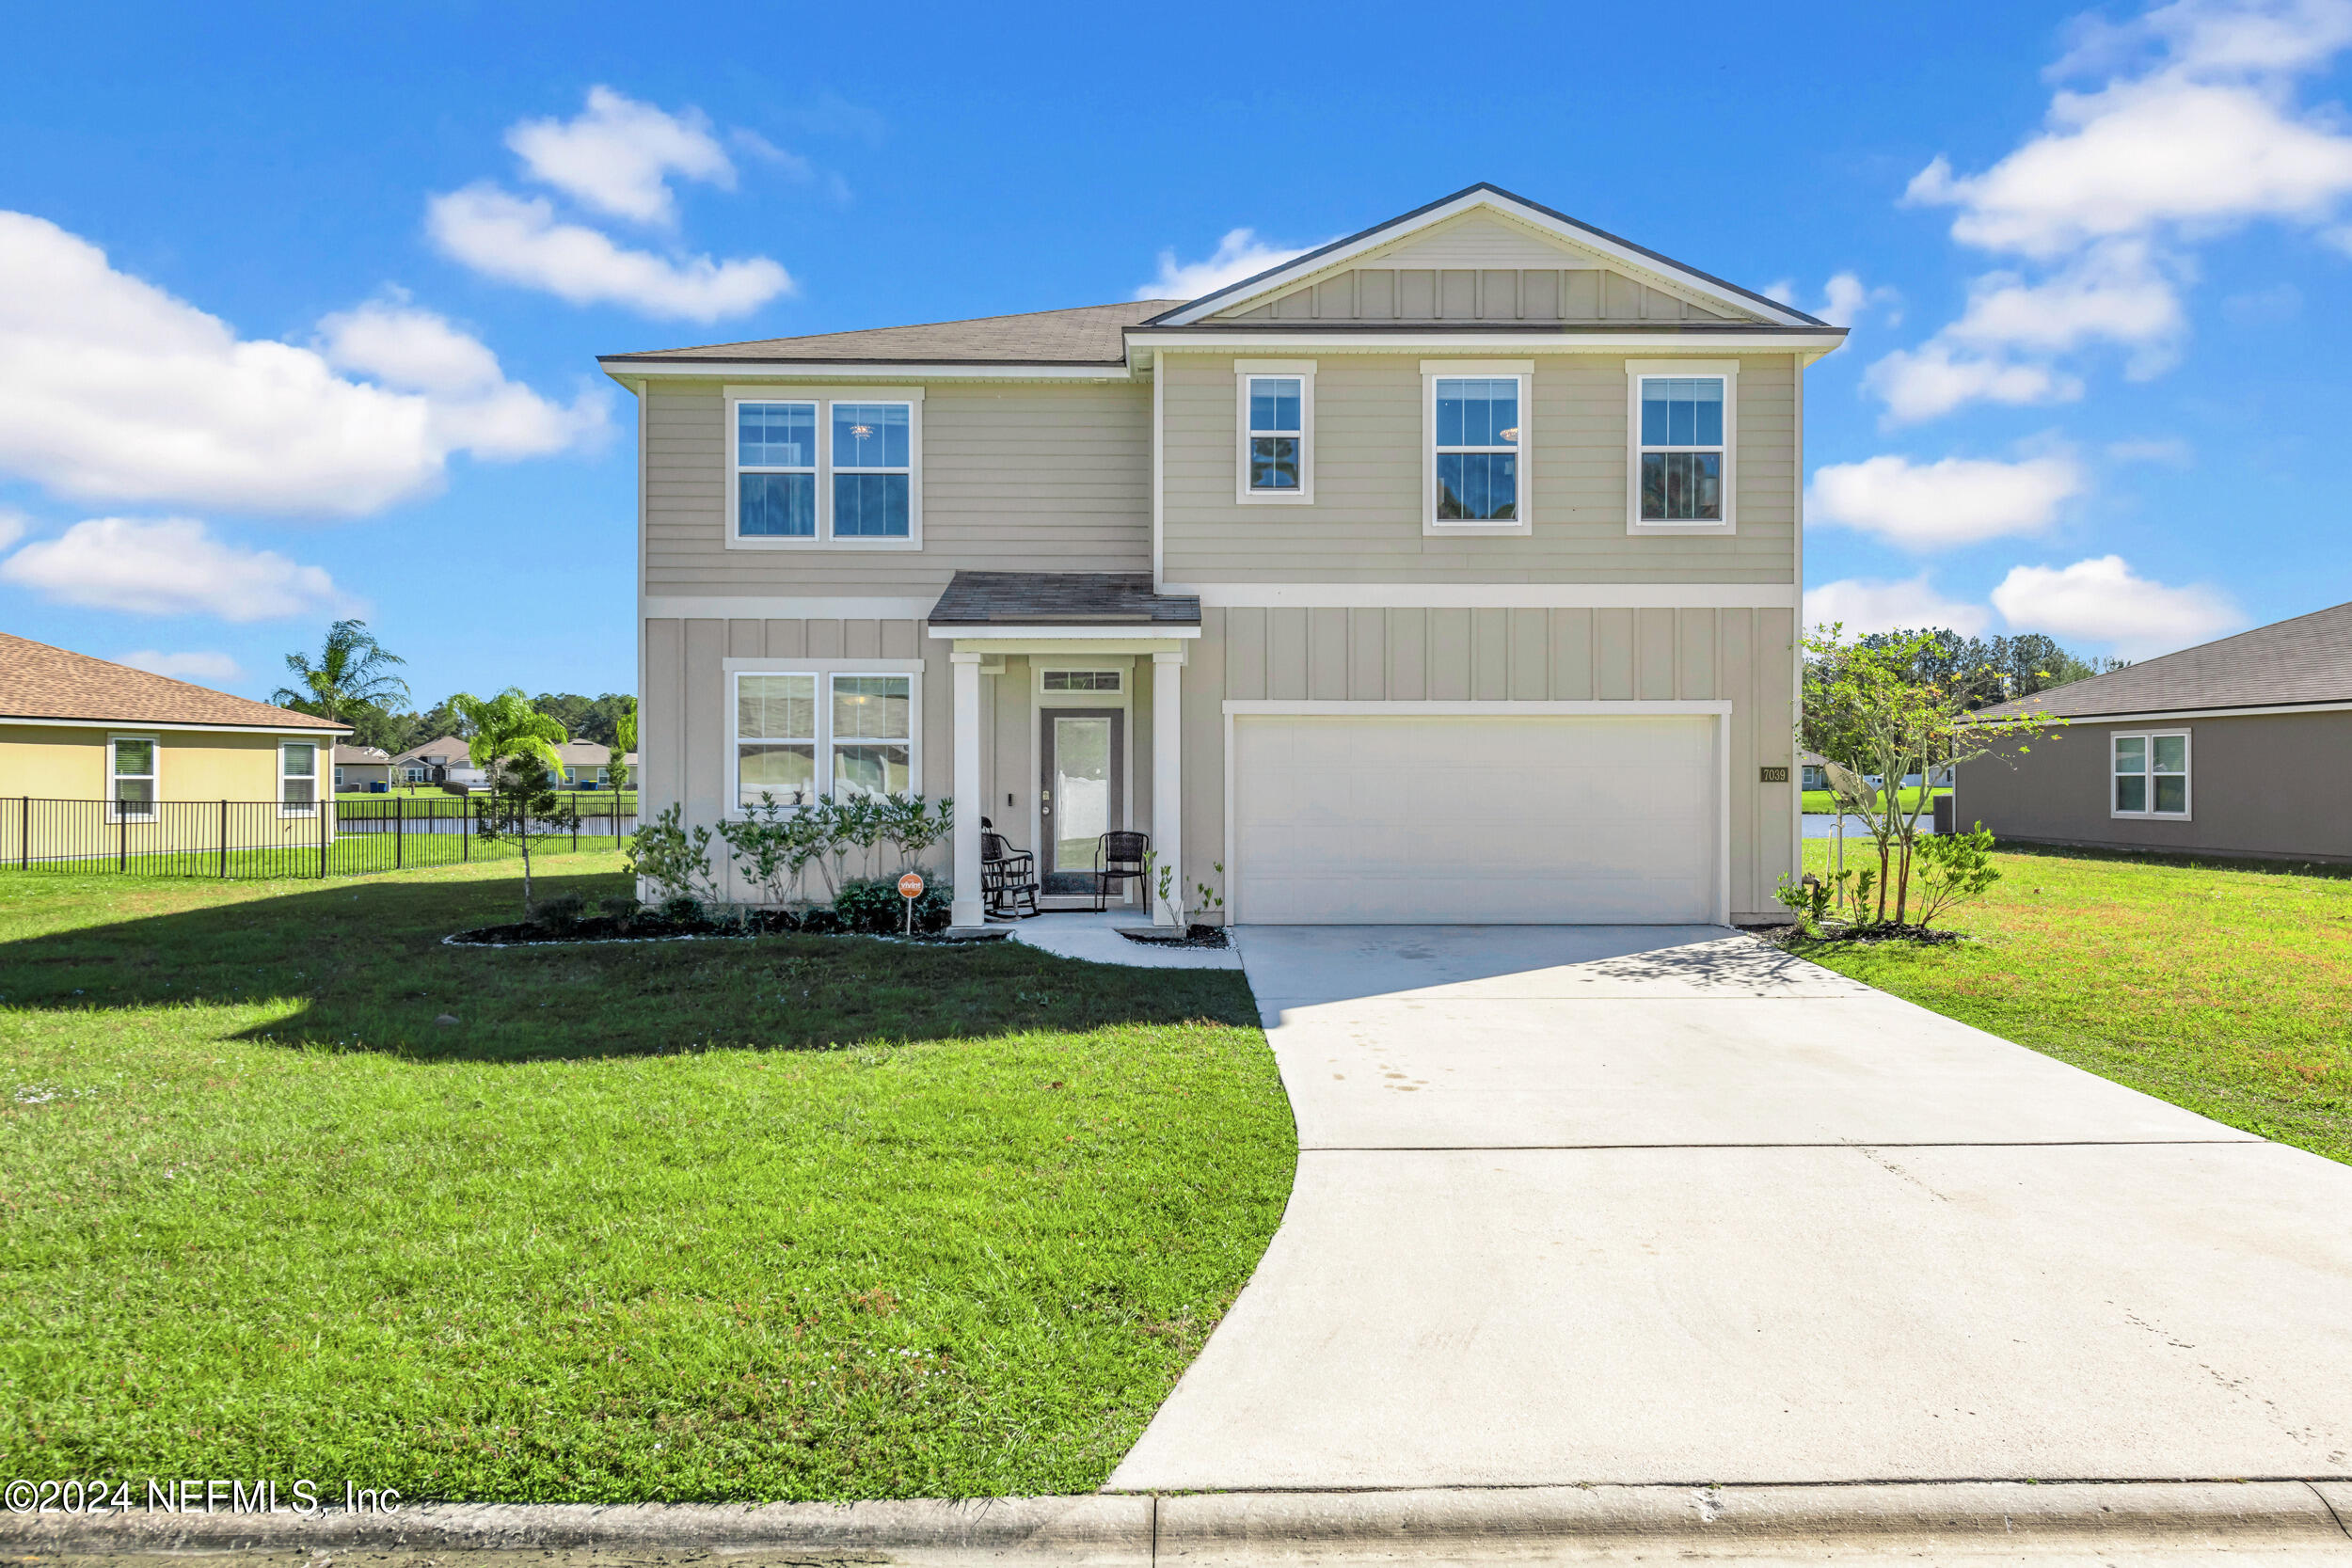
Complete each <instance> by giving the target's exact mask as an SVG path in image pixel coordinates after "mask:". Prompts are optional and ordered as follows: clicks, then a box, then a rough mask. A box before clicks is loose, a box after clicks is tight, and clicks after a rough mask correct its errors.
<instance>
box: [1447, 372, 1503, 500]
mask: <svg viewBox="0 0 2352 1568" xmlns="http://www.w3.org/2000/svg"><path fill="white" fill-rule="evenodd" d="M1519 396H1520V383H1519V378H1518V376H1515V375H1500V376H1439V377H1438V385H1437V421H1438V422H1437V432H1436V436H1437V484H1438V498H1437V513H1438V521H1439V522H1441V523H1446V522H1466V523H1508V522H1517V521H1518V517H1519Z"/></svg>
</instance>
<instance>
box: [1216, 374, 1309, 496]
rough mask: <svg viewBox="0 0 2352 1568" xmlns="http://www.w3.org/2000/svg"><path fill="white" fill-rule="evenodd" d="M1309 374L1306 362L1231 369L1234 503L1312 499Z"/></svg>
mask: <svg viewBox="0 0 2352 1568" xmlns="http://www.w3.org/2000/svg"><path fill="white" fill-rule="evenodd" d="M1314 372H1315V368H1314V365H1313V363H1312V362H1311V361H1302V362H1299V363H1295V364H1294V363H1288V362H1280V363H1278V362H1274V361H1268V360H1243V361H1242V362H1241V363H1240V364H1239V365H1237V366H1236V367H1235V372H1234V373H1235V377H1236V379H1237V380H1238V382H1239V384H1240V385H1239V388H1238V390H1239V392H1240V394H1241V396H1240V421H1239V422H1240V427H1241V461H1240V484H1239V486H1238V490H1239V495H1238V496H1237V498H1236V499H1239V500H1241V501H1244V502H1264V501H1274V502H1284V501H1288V502H1295V503H1302V504H1304V503H1311V502H1312V501H1313V500H1314V495H1315V469H1314V424H1315V407H1314V399H1315V376H1314Z"/></svg>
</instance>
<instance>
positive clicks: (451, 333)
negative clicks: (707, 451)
mask: <svg viewBox="0 0 2352 1568" xmlns="http://www.w3.org/2000/svg"><path fill="white" fill-rule="evenodd" d="M319 332H320V336H321V342H322V345H323V347H324V350H325V353H326V358H327V361H328V363H330V364H332V365H334V366H336V367H337V368H338V369H341V370H346V371H352V372H358V373H359V374H362V375H368V376H373V377H374V378H375V379H376V380H377V381H380V382H382V383H383V384H384V385H386V386H388V387H396V388H402V389H403V390H405V391H414V392H420V393H422V394H424V395H425V397H426V399H427V402H428V403H429V404H430V406H431V410H432V421H431V427H432V430H433V432H434V434H435V436H436V437H437V439H439V440H441V441H442V442H444V443H445V444H447V445H449V446H451V447H453V448H454V447H464V448H466V449H467V450H469V451H472V452H473V453H474V454H475V455H477V456H481V457H530V456H533V455H536V454H537V453H540V452H548V451H562V450H563V449H564V448H565V447H567V446H571V445H573V444H575V443H576V442H578V441H580V439H582V438H583V437H585V436H589V435H592V434H593V433H595V432H596V430H598V429H600V428H601V427H602V425H603V423H604V404H603V402H602V400H601V397H600V396H599V397H597V398H593V399H592V398H587V397H583V398H582V399H581V400H580V402H579V403H577V404H573V405H572V406H571V407H569V408H564V407H560V406H558V405H557V404H551V403H549V402H548V401H547V400H546V399H544V398H542V397H540V396H539V395H538V394H537V393H536V392H533V391H532V389H531V388H528V387H521V386H517V385H516V384H515V383H514V382H512V381H509V380H507V379H506V376H505V374H504V373H503V372H501V370H500V369H499V362H498V356H496V355H494V354H492V353H491V352H490V351H489V350H488V349H487V348H485V347H484V346H483V345H482V343H481V342H480V341H477V340H475V339H473V338H469V337H468V336H467V335H466V334H465V333H463V332H460V331H458V330H457V329H456V328H455V327H453V326H452V325H450V324H449V323H448V322H447V321H444V320H443V319H442V318H441V317H439V316H437V315H435V314H433V312H431V311H430V310H419V309H413V308H411V307H408V306H405V305H402V304H398V303H377V304H373V305H363V306H361V307H360V308H359V309H357V310H346V311H343V312H342V313H341V314H338V315H332V316H328V317H327V318H326V320H324V321H322V322H320V323H319Z"/></svg>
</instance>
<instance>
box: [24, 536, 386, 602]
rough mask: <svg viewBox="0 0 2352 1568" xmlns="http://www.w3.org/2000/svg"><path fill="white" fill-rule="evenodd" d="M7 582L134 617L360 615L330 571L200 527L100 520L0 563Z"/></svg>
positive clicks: (35, 544) (57, 597) (51, 597)
mask: <svg viewBox="0 0 2352 1568" xmlns="http://www.w3.org/2000/svg"><path fill="white" fill-rule="evenodd" d="M0 581H6V582H12V583H14V584H16V585H17V586H18V587H20V588H30V589H33V590H35V591H36V592H38V593H40V594H44V595H45V596H47V597H48V598H50V599H53V600H55V601H56V602H57V603H60V604H73V605H85V606H87V607H89V608H91V609H93V610H122V611H124V612H126V613H129V614H133V615H216V616H218V617H220V618H221V619H222V620H224V621H269V620H276V619H278V618H280V617H283V616H288V615H301V614H306V613H309V612H311V611H318V610H325V611H330V612H336V613H342V612H344V611H348V610H353V609H356V608H358V607H357V605H356V603H355V601H354V600H353V599H352V598H351V597H350V595H348V594H344V593H343V592H342V590H341V589H339V588H337V587H336V586H335V582H334V579H333V578H330V577H328V576H327V575H326V572H325V571H324V570H323V569H321V568H320V567H317V566H304V565H300V564H298V563H296V562H292V561H289V560H287V559H286V558H285V557H284V556H282V555H279V554H278V553H277V552H276V551H274V550H248V549H242V548H240V547H238V546H234V545H230V544H226V543H224V542H222V541H221V540H219V539H216V538H215V537H214V536H213V534H212V533H211V531H209V530H207V529H206V528H205V526H204V525H203V524H202V523H200V522H199V521H197V520H196V519H195V518H193V517H163V518H157V519H154V520H152V521H150V520H146V519H142V518H137V517H92V518H89V519H87V521H84V522H79V523H76V524H74V525H73V526H72V528H70V529H68V530H66V531H65V532H64V534H63V535H61V536H60V537H58V538H56V539H49V540H41V541H38V542H36V543H34V544H30V545H27V546H24V548H23V549H20V550H18V551H17V552H16V553H15V554H14V555H12V556H10V557H8V560H6V561H0Z"/></svg>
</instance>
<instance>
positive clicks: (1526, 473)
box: [1421, 359, 1535, 539]
mask: <svg viewBox="0 0 2352 1568" xmlns="http://www.w3.org/2000/svg"><path fill="white" fill-rule="evenodd" d="M1462 376H1472V377H1484V378H1486V379H1487V380H1493V381H1500V380H1502V378H1503V377H1505V376H1510V377H1513V378H1516V379H1517V380H1518V384H1519V441H1518V460H1519V466H1518V482H1519V499H1518V518H1517V520H1515V521H1513V522H1508V523H1492V522H1488V523H1468V522H1440V521H1438V381H1439V379H1441V378H1442V379H1444V380H1448V381H1451V380H1454V379H1455V378H1457V377H1462ZM1534 404H1535V361H1534V360H1533V359H1424V360H1422V362H1421V469H1422V473H1421V531H1422V534H1423V535H1424V536H1427V537H1433V538H1440V539H1462V538H1468V539H1477V538H1508V537H1512V536H1514V535H1525V534H1530V533H1533V532H1534V531H1535V463H1534V454H1535V407H1534Z"/></svg>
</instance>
